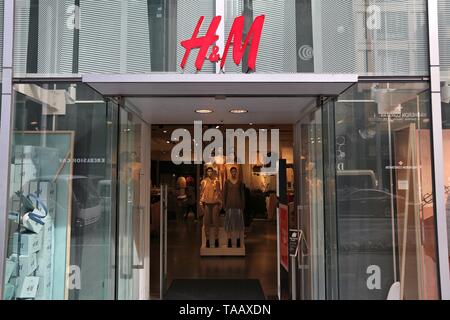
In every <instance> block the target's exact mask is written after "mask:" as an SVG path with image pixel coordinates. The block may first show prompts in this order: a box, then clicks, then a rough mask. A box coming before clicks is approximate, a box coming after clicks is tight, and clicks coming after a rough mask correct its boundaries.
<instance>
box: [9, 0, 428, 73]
mask: <svg viewBox="0 0 450 320" xmlns="http://www.w3.org/2000/svg"><path fill="white" fill-rule="evenodd" d="M16 3H17V14H16V17H17V19H16V35H17V37H16V47H15V51H16V57H15V73H16V74H17V75H23V74H27V73H28V74H41V75H47V76H51V75H61V74H64V75H68V74H79V73H81V74H85V73H110V74H126V73H141V74H144V73H150V72H181V71H182V69H181V67H180V64H181V61H182V59H183V56H184V54H185V51H184V48H183V47H182V46H180V45H179V44H180V42H181V41H183V40H187V39H190V38H191V37H192V35H193V33H194V30H195V27H196V25H197V23H198V20H199V17H200V16H204V17H205V20H204V21H203V24H202V26H201V28H200V34H205V33H206V31H207V30H208V28H209V24H210V23H211V21H212V18H213V17H214V16H216V15H219V14H223V15H224V17H223V20H224V21H225V22H224V23H225V25H224V32H223V33H221V32H220V30H218V31H217V34H218V35H219V36H220V37H223V39H219V43H220V41H222V42H223V43H224V44H225V43H226V40H227V38H228V35H229V34H230V30H231V26H232V24H233V21H234V18H235V17H236V16H241V15H243V16H244V17H245V18H246V23H245V27H244V35H247V33H248V32H249V31H250V26H251V21H253V19H255V18H256V17H258V16H260V15H265V16H266V19H265V23H264V28H263V36H262V39H261V43H260V49H259V56H258V67H257V69H256V72H258V73H296V72H315V73H357V74H361V75H385V76H386V75H396V76H410V75H426V74H428V73H429V71H428V62H427V61H428V60H427V57H428V53H427V52H428V39H427V19H426V1H425V0H419V1H418V0H404V1H387V0H371V1H364V0H354V1H350V0H345V1H339V2H337V1H331V0H320V1H317V0H315V1H312V0H283V1H278V0H276V1H275V0H225V1H224V3H223V4H221V2H218V3H217V4H216V1H212V0H201V1H194V0H177V1H164V0H158V1H146V0H95V1H94V0H80V1H75V2H74V1H71V0H61V1H53V0H17V1H16ZM220 5H222V6H223V8H220V7H219V6H220ZM223 49H224V48H220V50H223ZM197 53H198V49H195V50H193V51H192V52H191V54H190V58H189V60H188V64H187V67H186V69H185V70H184V72H185V73H194V72H196V69H195V67H194V60H195V56H196V55H197ZM208 56H209V53H208ZM215 70H216V67H215V66H214V64H213V63H210V62H209V61H206V63H205V64H204V66H203V69H202V71H201V72H204V73H214V72H215ZM225 71H226V72H227V73H242V72H243V71H244V72H246V71H247V70H246V68H245V66H240V67H239V66H236V65H235V64H234V63H233V61H232V59H231V58H228V59H227V63H226V68H225Z"/></svg>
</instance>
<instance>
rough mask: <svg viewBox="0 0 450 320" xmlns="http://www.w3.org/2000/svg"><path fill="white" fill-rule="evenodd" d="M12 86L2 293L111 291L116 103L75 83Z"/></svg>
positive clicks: (106, 295)
mask: <svg viewBox="0 0 450 320" xmlns="http://www.w3.org/2000/svg"><path fill="white" fill-rule="evenodd" d="M14 89H15V114H16V119H15V124H14V141H13V145H12V151H13V152H12V159H11V165H10V170H11V181H10V185H11V193H10V204H9V207H10V212H11V215H10V222H9V232H8V234H9V236H10V237H9V248H8V258H7V259H8V260H7V264H9V266H10V273H9V275H7V279H6V281H5V282H6V287H5V291H6V292H8V295H6V298H10V299H38V300H48V299H57V300H60V299H77V300H78V299H113V298H114V289H115V288H114V277H115V273H114V267H113V261H114V259H115V255H114V248H115V245H114V233H115V228H114V226H115V222H114V219H115V214H114V208H115V206H114V204H113V201H114V197H113V194H114V192H113V190H114V186H113V185H112V184H113V181H112V172H113V168H114V166H115V163H114V161H115V160H114V158H113V157H112V154H113V150H114V148H115V140H114V137H115V136H116V133H115V132H116V127H115V126H114V125H113V123H114V121H115V120H114V119H115V118H117V106H116V105H114V104H113V103H111V102H106V101H104V100H103V99H102V97H101V96H99V95H98V94H97V93H95V92H93V91H92V90H91V89H89V88H88V87H86V86H84V85H81V84H67V83H45V84H40V85H35V84H17V85H15V86H14ZM30 200H31V204H30ZM33 239H34V240H35V241H32V240H33ZM31 244H32V245H31ZM30 288H35V289H36V290H35V289H30ZM14 289H15V290H14Z"/></svg>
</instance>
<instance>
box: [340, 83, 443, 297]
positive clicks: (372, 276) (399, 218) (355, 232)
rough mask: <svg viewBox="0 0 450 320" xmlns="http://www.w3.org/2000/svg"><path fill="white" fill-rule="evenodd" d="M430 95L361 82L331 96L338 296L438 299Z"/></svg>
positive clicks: (409, 87)
mask: <svg viewBox="0 0 450 320" xmlns="http://www.w3.org/2000/svg"><path fill="white" fill-rule="evenodd" d="M430 120H431V119H430V94H429V89H428V85H427V84H425V83H360V84H358V85H355V86H354V87H353V88H351V89H350V90H348V91H347V92H345V93H344V94H342V95H341V96H340V97H339V99H338V100H337V101H336V108H335V128H336V129H335V134H336V137H335V140H336V147H335V148H336V167H337V172H336V177H337V178H336V198H337V205H336V209H337V230H336V231H337V232H336V234H337V239H336V241H337V244H338V246H337V258H338V261H339V282H338V285H339V297H340V298H341V299H383V298H385V297H387V296H388V294H389V291H390V290H392V289H393V288H395V286H396V285H398V286H399V289H400V292H399V294H400V298H401V299H437V298H439V293H438V280H437V256H436V252H437V248H436V227H435V212H434V210H433V176H432V161H431V159H432V153H431V129H430V125H431V121H430Z"/></svg>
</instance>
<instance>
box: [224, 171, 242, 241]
mask: <svg viewBox="0 0 450 320" xmlns="http://www.w3.org/2000/svg"><path fill="white" fill-rule="evenodd" d="M223 202H224V208H225V211H226V220H225V221H226V222H225V231H226V232H227V234H228V248H231V247H232V246H233V245H232V238H236V247H238V248H240V247H241V236H242V234H243V232H244V230H245V224H244V214H243V213H244V209H245V190H244V184H243V183H242V181H240V180H239V177H238V169H237V167H232V168H231V169H230V178H229V179H228V180H227V181H226V182H225V186H224V190H223Z"/></svg>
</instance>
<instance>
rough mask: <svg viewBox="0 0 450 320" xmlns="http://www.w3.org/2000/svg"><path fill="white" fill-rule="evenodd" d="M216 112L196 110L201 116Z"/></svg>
mask: <svg viewBox="0 0 450 320" xmlns="http://www.w3.org/2000/svg"><path fill="white" fill-rule="evenodd" d="M213 112H214V111H212V110H211V109H198V110H195V113H200V114H210V113H213Z"/></svg>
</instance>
